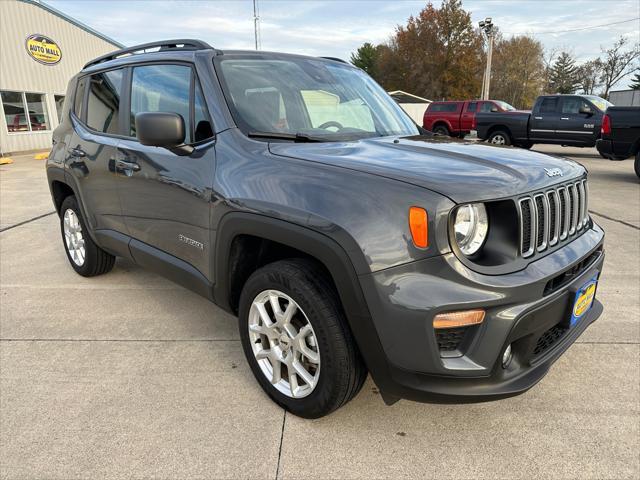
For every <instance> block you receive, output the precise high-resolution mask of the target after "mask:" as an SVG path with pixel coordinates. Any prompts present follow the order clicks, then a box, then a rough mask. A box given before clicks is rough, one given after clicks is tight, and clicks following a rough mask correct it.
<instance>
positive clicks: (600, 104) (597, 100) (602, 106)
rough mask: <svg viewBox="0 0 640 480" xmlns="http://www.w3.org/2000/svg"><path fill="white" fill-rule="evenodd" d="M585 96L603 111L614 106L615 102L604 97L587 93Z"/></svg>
mask: <svg viewBox="0 0 640 480" xmlns="http://www.w3.org/2000/svg"><path fill="white" fill-rule="evenodd" d="M584 98H586V99H587V100H589V101H590V102H591V103H593V104H594V105H595V106H596V108H597V109H598V110H600V111H601V112H604V111H606V110H607V108H608V107H613V103H611V102H607V101H606V100H605V99H604V98H601V97H597V96H595V95H585V96H584Z"/></svg>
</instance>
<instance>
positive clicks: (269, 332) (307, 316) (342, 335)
mask: <svg viewBox="0 0 640 480" xmlns="http://www.w3.org/2000/svg"><path fill="white" fill-rule="evenodd" d="M239 324H240V338H241V341H242V347H243V349H244V353H245V356H246V358H247V361H248V362H249V366H250V367H251V370H252V371H253V374H254V376H255V378H256V380H257V381H258V383H259V384H260V386H261V387H262V389H263V390H264V391H265V392H266V393H267V395H269V397H271V399H272V400H274V401H275V402H276V403H277V404H278V405H280V406H281V407H283V408H285V409H286V410H288V411H290V412H291V413H293V414H295V415H298V416H300V417H304V418H319V417H322V416H324V415H327V414H328V413H330V412H332V411H334V410H336V409H337V408H339V407H341V406H342V405H344V404H345V403H347V402H348V401H349V400H351V399H352V398H353V397H354V396H355V395H356V394H357V393H358V392H359V391H360V389H361V388H362V384H363V383H364V380H365V378H366V375H367V371H366V368H365V366H364V363H363V362H362V359H361V358H360V354H359V352H358V350H357V347H356V344H355V341H354V339H353V337H352V335H351V332H350V330H349V327H348V325H347V322H346V319H345V316H344V313H343V311H342V307H341V305H340V302H339V300H338V294H337V292H336V291H335V289H334V288H333V287H332V285H331V284H330V283H329V281H328V279H327V278H326V277H325V275H324V274H323V272H322V270H321V269H319V268H318V267H317V266H316V265H315V264H314V263H312V262H310V261H306V260H301V259H293V260H282V261H278V262H274V263H271V264H268V265H266V266H264V267H262V268H260V269H259V270H257V271H256V272H254V273H253V274H252V275H251V277H249V279H248V280H247V282H246V284H245V286H244V288H243V290H242V294H241V296H240V312H239Z"/></svg>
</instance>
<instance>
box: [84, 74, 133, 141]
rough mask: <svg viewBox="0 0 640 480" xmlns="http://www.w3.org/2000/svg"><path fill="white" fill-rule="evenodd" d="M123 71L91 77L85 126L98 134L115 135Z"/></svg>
mask: <svg viewBox="0 0 640 480" xmlns="http://www.w3.org/2000/svg"><path fill="white" fill-rule="evenodd" d="M123 73H124V70H123V69H118V70H112V71H110V72H102V73H97V74H95V75H91V80H90V85H89V101H88V102H87V125H88V126H89V127H90V128H92V129H93V130H96V131H98V132H103V133H111V134H117V133H119V131H118V116H119V113H120V97H121V95H122V78H123Z"/></svg>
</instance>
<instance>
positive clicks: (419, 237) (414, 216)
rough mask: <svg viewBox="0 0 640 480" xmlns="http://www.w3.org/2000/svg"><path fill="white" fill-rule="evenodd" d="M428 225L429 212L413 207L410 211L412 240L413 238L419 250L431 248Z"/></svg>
mask: <svg viewBox="0 0 640 480" xmlns="http://www.w3.org/2000/svg"><path fill="white" fill-rule="evenodd" d="M428 225H429V222H428V217H427V211H426V210H425V209H424V208H420V207H411V208H410V209H409V228H410V229H411V238H413V244H414V245H415V246H416V247H418V248H427V247H428V246H429V226H428Z"/></svg>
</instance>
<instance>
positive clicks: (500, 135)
mask: <svg viewBox="0 0 640 480" xmlns="http://www.w3.org/2000/svg"><path fill="white" fill-rule="evenodd" d="M487 142H489V143H490V144H492V145H511V136H509V133H508V132H506V131H504V130H496V131H494V132H491V135H489V138H487Z"/></svg>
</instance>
